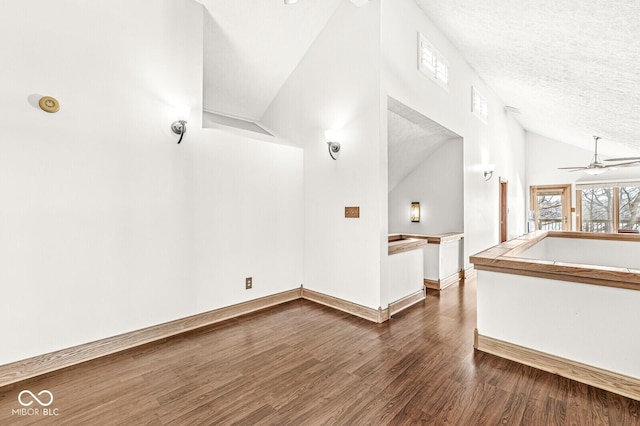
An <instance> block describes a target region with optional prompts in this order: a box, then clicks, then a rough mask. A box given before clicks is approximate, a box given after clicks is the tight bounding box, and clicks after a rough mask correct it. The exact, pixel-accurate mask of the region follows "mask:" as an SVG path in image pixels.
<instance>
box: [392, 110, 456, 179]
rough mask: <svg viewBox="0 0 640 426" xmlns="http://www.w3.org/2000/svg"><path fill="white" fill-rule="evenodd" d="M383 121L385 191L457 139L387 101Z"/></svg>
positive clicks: (433, 122) (421, 117)
mask: <svg viewBox="0 0 640 426" xmlns="http://www.w3.org/2000/svg"><path fill="white" fill-rule="evenodd" d="M387 117H388V122H387V126H388V127H387V133H388V164H389V166H388V167H389V170H388V173H389V177H388V179H389V191H392V190H393V189H394V188H395V187H396V186H397V185H398V184H399V183H400V182H402V180H403V179H404V178H406V177H407V176H409V174H410V173H411V172H412V171H413V170H415V168H416V167H418V166H419V165H420V164H422V162H423V161H424V160H426V159H427V157H429V155H431V154H432V153H433V152H434V151H435V150H436V149H438V148H439V147H440V146H441V145H442V144H443V143H446V142H447V141H449V140H452V139H459V138H460V136H459V135H458V134H456V133H454V132H452V131H450V130H449V129H447V128H445V127H442V126H441V125H439V124H438V123H436V122H435V121H433V120H430V119H428V118H427V117H425V116H424V115H422V114H420V113H418V112H417V111H415V110H413V109H411V108H409V107H407V106H405V105H404V104H402V103H400V102H398V101H396V100H395V99H393V98H389V102H388V114H387Z"/></svg>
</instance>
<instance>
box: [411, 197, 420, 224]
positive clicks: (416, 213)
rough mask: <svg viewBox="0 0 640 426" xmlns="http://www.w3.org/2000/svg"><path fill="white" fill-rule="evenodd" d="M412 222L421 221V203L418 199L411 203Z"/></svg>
mask: <svg viewBox="0 0 640 426" xmlns="http://www.w3.org/2000/svg"><path fill="white" fill-rule="evenodd" d="M411 222H420V203H419V202H418V201H413V202H412V203H411Z"/></svg>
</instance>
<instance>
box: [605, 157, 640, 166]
mask: <svg viewBox="0 0 640 426" xmlns="http://www.w3.org/2000/svg"><path fill="white" fill-rule="evenodd" d="M633 166H640V159H638V160H636V161H628V162H626V163H618V164H607V165H606V166H603V167H633Z"/></svg>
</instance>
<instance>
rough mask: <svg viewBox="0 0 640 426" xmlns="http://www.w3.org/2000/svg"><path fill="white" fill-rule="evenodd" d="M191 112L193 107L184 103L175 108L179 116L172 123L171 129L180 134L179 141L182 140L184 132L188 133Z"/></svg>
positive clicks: (174, 110) (174, 111)
mask: <svg viewBox="0 0 640 426" xmlns="http://www.w3.org/2000/svg"><path fill="white" fill-rule="evenodd" d="M190 112H191V109H190V108H189V107H187V106H183V105H179V106H175V107H174V109H173V113H174V115H175V116H176V117H178V120H176V121H174V122H173V123H171V130H172V131H173V133H175V134H176V135H180V139H178V143H180V142H182V138H183V137H184V134H185V133H187V117H188V116H189V113H190Z"/></svg>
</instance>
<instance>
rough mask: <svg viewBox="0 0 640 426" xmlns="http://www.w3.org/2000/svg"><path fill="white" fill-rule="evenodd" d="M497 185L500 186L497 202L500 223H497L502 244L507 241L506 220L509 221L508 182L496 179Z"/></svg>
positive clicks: (507, 227)
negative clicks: (498, 204)
mask: <svg viewBox="0 0 640 426" xmlns="http://www.w3.org/2000/svg"><path fill="white" fill-rule="evenodd" d="M498 184H499V185H500V187H499V190H498V191H499V192H498V193H499V196H498V198H499V201H500V207H499V209H500V210H499V212H500V214H499V216H500V223H499V227H500V243H504V242H505V241H507V238H508V229H509V226H508V225H509V224H508V219H509V205H508V200H509V196H508V194H509V181H508V180H506V179H504V178H500V179H498Z"/></svg>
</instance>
